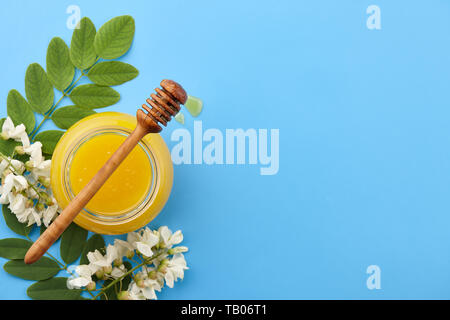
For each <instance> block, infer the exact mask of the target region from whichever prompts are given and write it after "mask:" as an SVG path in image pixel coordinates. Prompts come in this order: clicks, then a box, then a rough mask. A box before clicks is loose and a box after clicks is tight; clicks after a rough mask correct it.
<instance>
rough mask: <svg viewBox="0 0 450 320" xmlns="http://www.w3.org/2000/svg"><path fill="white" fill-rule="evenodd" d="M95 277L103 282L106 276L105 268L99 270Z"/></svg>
mask: <svg viewBox="0 0 450 320" xmlns="http://www.w3.org/2000/svg"><path fill="white" fill-rule="evenodd" d="M95 276H96V277H97V278H98V279H100V280H102V279H103V277H104V276H105V272H104V271H103V268H102V269H98V270H97V271H96V272H95Z"/></svg>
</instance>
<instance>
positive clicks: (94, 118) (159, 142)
mask: <svg viewBox="0 0 450 320" xmlns="http://www.w3.org/2000/svg"><path fill="white" fill-rule="evenodd" d="M135 127H136V117H134V116H131V115H128V114H123V113H119V112H103V113H97V114H94V115H91V116H89V117H86V118H84V119H82V120H80V121H78V122H77V123H76V124H74V125H73V126H72V127H70V129H69V130H67V132H65V133H64V135H63V136H62V137H61V139H60V140H59V142H58V144H57V146H56V148H55V151H54V152H53V157H52V169H51V186H52V191H53V195H54V197H55V199H56V200H57V202H58V204H59V205H60V206H61V208H63V209H64V208H65V207H66V206H67V205H68V204H69V202H70V201H71V200H72V199H73V198H74V197H75V196H76V195H77V193H78V192H80V191H81V189H82V188H83V187H84V186H85V185H86V184H87V183H88V182H89V181H90V180H91V178H92V177H93V176H94V175H95V174H96V173H97V172H98V170H99V169H100V168H101V167H102V166H103V164H104V163H105V162H106V161H107V160H108V159H109V158H110V157H111V155H112V154H113V153H114V152H115V151H116V150H117V148H118V147H119V146H120V145H121V144H122V143H123V141H125V139H126V137H127V136H128V135H129V134H130V133H131V132H132V131H133V130H134V128H135ZM172 183H173V167H172V161H171V158H170V152H169V150H168V148H167V146H166V144H165V142H164V140H163V139H162V138H161V136H160V135H159V134H148V135H146V136H145V137H144V138H143V139H142V140H141V141H140V142H139V144H138V145H137V146H136V147H135V148H134V149H133V150H132V151H131V153H130V154H129V155H128V156H127V158H125V160H124V161H123V162H122V163H121V164H120V166H119V167H118V168H117V169H116V171H115V172H114V173H113V174H112V175H111V177H109V179H108V180H107V181H106V183H105V184H104V185H103V186H102V187H101V189H100V190H99V191H98V192H97V193H96V194H95V196H94V197H93V198H92V199H91V201H90V202H89V203H88V204H87V205H86V207H85V208H84V209H83V210H82V211H81V212H80V213H79V214H78V216H77V217H76V218H75V220H74V221H75V223H77V224H78V225H80V226H81V227H83V228H85V229H87V230H90V231H93V232H96V233H101V234H123V233H127V232H130V231H134V230H137V229H139V228H141V227H143V226H144V225H146V224H147V223H149V222H150V221H151V220H152V219H153V218H155V217H156V216H157V215H158V213H159V212H160V211H161V210H162V208H163V207H164V205H165V203H166V201H167V199H168V198H169V195H170V191H171V189H172Z"/></svg>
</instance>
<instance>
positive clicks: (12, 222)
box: [2, 204, 33, 237]
mask: <svg viewBox="0 0 450 320" xmlns="http://www.w3.org/2000/svg"><path fill="white" fill-rule="evenodd" d="M2 211H3V217H4V218H5V222H6V225H7V226H8V227H9V228H10V229H11V230H12V231H14V232H15V233H17V234H20V235H21V236H24V237H26V236H27V235H28V234H29V233H30V231H31V229H32V227H33V226H27V224H26V223H22V222H19V220H17V217H16V215H15V214H14V213H12V212H11V210H10V209H9V208H8V205H6V204H4V205H3V206H2Z"/></svg>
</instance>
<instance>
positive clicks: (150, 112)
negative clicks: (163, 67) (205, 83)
mask: <svg viewBox="0 0 450 320" xmlns="http://www.w3.org/2000/svg"><path fill="white" fill-rule="evenodd" d="M161 87H162V89H160V88H156V89H155V91H156V94H154V93H152V94H151V95H150V97H151V99H150V98H149V99H147V100H146V101H147V103H148V104H149V105H150V106H151V107H152V108H151V107H149V106H147V105H146V104H143V105H142V108H143V109H144V110H145V111H146V112H144V111H143V110H142V109H139V110H138V111H137V113H136V118H137V125H136V128H135V129H134V130H133V132H132V133H131V134H130V135H129V136H128V137H127V139H126V140H125V141H124V142H123V143H122V145H121V146H120V147H119V148H118V149H117V150H116V152H115V153H114V154H113V155H112V156H111V158H109V160H108V161H106V163H105V164H104V165H103V167H102V168H101V169H100V170H99V171H98V172H97V173H96V174H95V176H94V177H93V178H92V179H91V181H89V182H88V184H86V186H85V187H84V188H83V189H82V190H81V191H80V192H79V193H78V194H77V196H76V197H75V198H74V199H73V200H72V201H71V202H70V203H69V204H68V206H67V207H66V208H65V209H64V210H63V211H62V212H61V214H60V215H59V216H58V217H57V218H56V219H55V221H53V222H52V224H50V226H49V227H48V228H47V230H45V232H44V233H42V235H41V236H40V237H39V238H38V239H37V240H36V242H35V243H33V245H32V246H31V247H30V249H29V250H28V252H27V253H26V255H25V259H24V261H25V263H26V264H31V263H34V262H36V261H37V260H39V258H40V257H42V256H43V255H44V254H45V252H47V250H48V249H49V248H50V246H51V245H52V244H53V243H54V242H55V241H56V240H57V239H58V238H59V237H60V236H61V234H62V233H63V232H64V230H66V228H67V227H68V226H69V225H70V223H72V221H73V219H75V217H76V216H77V215H78V213H79V212H80V211H81V210H83V208H84V207H85V206H86V205H87V203H88V202H89V201H90V200H91V199H92V197H93V196H94V195H95V194H96V192H97V191H98V190H99V189H100V188H101V187H102V186H103V184H104V183H105V182H106V180H108V178H109V177H110V176H111V174H112V173H113V172H114V171H115V170H116V169H117V167H118V166H119V165H120V163H121V162H122V161H123V160H124V159H125V158H126V157H127V156H128V154H129V153H130V152H131V150H133V148H134V147H135V146H136V145H137V144H138V143H139V141H140V140H141V139H142V138H143V137H144V136H145V135H147V134H148V133H158V132H160V131H161V130H162V128H161V127H160V126H159V123H161V124H163V125H164V126H166V125H167V122H169V121H170V120H171V117H173V116H175V115H176V114H177V113H178V111H180V108H181V107H180V104H185V103H186V100H187V94H186V91H184V89H183V87H182V86H181V85H179V84H178V83H176V82H175V81H172V80H163V81H161Z"/></svg>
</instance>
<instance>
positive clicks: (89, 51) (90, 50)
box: [70, 17, 97, 70]
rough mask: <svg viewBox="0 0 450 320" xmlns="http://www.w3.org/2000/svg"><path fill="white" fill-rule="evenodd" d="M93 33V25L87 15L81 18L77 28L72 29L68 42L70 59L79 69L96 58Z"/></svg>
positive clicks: (88, 64)
mask: <svg viewBox="0 0 450 320" xmlns="http://www.w3.org/2000/svg"><path fill="white" fill-rule="evenodd" d="M95 34H96V30H95V26H94V24H93V23H92V21H91V20H90V19H89V18H87V17H84V18H83V19H81V20H80V25H79V29H75V30H74V31H73V35H72V41H71V43H70V59H71V60H72V63H73V64H74V65H75V66H76V67H77V68H78V69H80V70H84V69H87V68H89V67H90V66H92V65H93V64H94V63H95V60H96V59H97V57H96V54H95V50H94V38H95Z"/></svg>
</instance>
